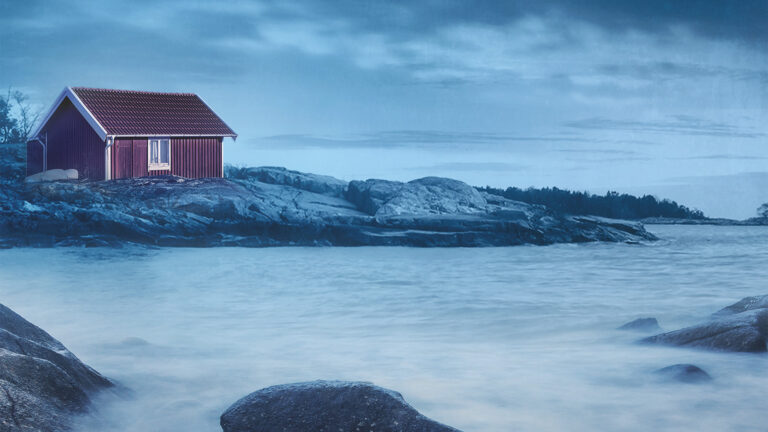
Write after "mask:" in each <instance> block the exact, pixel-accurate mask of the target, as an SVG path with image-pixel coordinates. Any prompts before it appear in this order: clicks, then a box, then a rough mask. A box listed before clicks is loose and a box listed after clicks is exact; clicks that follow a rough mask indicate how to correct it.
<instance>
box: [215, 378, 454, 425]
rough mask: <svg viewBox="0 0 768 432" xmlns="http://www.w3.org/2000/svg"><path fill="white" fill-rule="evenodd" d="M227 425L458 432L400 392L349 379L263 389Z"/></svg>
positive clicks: (226, 418)
mask: <svg viewBox="0 0 768 432" xmlns="http://www.w3.org/2000/svg"><path fill="white" fill-rule="evenodd" d="M221 427H222V429H224V432H285V431H291V432H336V431H345V432H346V431H379V432H457V429H454V428H452V427H449V426H445V425H443V424H440V423H437V422H435V421H434V420H430V419H429V418H427V417H425V416H423V415H421V414H420V413H419V412H418V411H416V410H415V409H414V408H413V407H411V406H410V405H408V404H407V403H406V402H405V400H404V399H403V397H402V396H401V395H400V394H399V393H397V392H394V391H392V390H387V389H384V388H381V387H377V386H374V385H373V384H370V383H366V382H344V381H314V382H306V383H298V384H285V385H278V386H274V387H268V388H265V389H262V390H259V391H257V392H254V393H251V394H249V395H248V396H246V397H244V398H242V399H240V400H239V401H237V402H235V403H234V404H233V405H232V406H231V407H229V408H228V409H227V411H226V412H224V414H222V416H221Z"/></svg>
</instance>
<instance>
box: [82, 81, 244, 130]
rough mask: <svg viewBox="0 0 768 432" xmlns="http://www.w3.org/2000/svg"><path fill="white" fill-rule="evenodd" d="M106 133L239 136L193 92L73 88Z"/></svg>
mask: <svg viewBox="0 0 768 432" xmlns="http://www.w3.org/2000/svg"><path fill="white" fill-rule="evenodd" d="M72 91H73V92H74V93H75V95H77V97H78V98H79V99H80V101H82V103H83V105H85V107H86V108H88V111H90V112H91V114H93V116H94V117H95V118H96V120H97V121H98V122H99V123H100V124H101V125H102V126H103V127H104V129H106V132H107V135H134V136H141V135H207V136H236V134H235V132H234V131H233V130H232V129H230V128H229V126H227V125H226V123H224V122H223V121H222V120H221V118H219V116H218V115H216V113H214V112H213V111H212V110H211V109H210V108H209V107H208V105H206V104H205V102H203V101H202V99H200V98H199V97H198V96H197V95H196V94H193V93H156V92H144V91H133V90H109V89H95V88H85V87H73V88H72Z"/></svg>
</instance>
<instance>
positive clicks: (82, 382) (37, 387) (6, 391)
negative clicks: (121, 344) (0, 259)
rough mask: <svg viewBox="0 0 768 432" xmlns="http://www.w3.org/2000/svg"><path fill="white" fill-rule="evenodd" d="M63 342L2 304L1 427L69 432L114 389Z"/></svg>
mask: <svg viewBox="0 0 768 432" xmlns="http://www.w3.org/2000/svg"><path fill="white" fill-rule="evenodd" d="M112 386H113V384H112V382H110V381H109V380H108V379H106V378H104V377H103V376H101V375H100V374H99V373H98V372H96V371H94V370H93V369H91V368H90V367H88V366H86V365H85V364H83V363H82V362H81V361H80V360H78V358H77V357H75V355H74V354H72V353H71V352H69V350H67V349H66V348H65V347H64V345H62V344H61V342H59V341H57V340H56V339H54V338H53V337H51V336H50V335H49V334H48V333H46V332H45V331H43V330H42V329H40V328H39V327H37V326H35V325H33V324H31V323H30V322H29V321H27V320H25V319H24V318H22V317H21V316H19V315H18V314H16V313H15V312H13V311H12V310H10V309H8V308H7V307H5V306H3V305H1V304H0V430H2V431H4V432H5V431H7V432H16V431H37V430H41V431H49V430H51V431H53V430H68V429H69V427H70V422H71V419H72V416H74V415H77V414H83V413H85V412H87V410H88V407H89V404H90V396H91V395H93V394H95V393H96V392H98V391H100V390H103V389H106V388H109V387H112Z"/></svg>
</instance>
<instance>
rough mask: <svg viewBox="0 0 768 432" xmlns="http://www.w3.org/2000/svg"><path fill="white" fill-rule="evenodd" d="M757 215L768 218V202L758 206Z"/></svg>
mask: <svg viewBox="0 0 768 432" xmlns="http://www.w3.org/2000/svg"><path fill="white" fill-rule="evenodd" d="M757 215H758V217H761V218H766V219H768V203H765V204H763V205H761V206H760V207H758V208H757Z"/></svg>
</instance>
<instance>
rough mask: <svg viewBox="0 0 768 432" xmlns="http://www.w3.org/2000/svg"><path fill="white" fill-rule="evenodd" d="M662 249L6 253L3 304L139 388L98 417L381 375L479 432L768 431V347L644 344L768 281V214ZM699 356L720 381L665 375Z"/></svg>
mask: <svg viewBox="0 0 768 432" xmlns="http://www.w3.org/2000/svg"><path fill="white" fill-rule="evenodd" d="M650 230H651V231H653V232H655V233H656V234H657V235H659V236H660V237H662V238H663V239H664V240H662V241H660V242H658V243H655V244H652V245H640V246H638V245H621V244H590V245H557V246H548V247H537V246H523V247H509V248H487V249H409V248H271V249H238V248H232V249H229V248H217V249H146V248H125V249H120V250H113V249H67V248H65V249H39V250H35V249H20V250H3V251H0V302H2V303H4V304H6V305H7V306H9V307H11V308H12V309H14V310H16V311H17V312H19V313H20V314H22V315H24V316H25V317H26V318H27V319H29V320H30V321H32V322H34V323H35V324H38V325H40V326H41V327H43V328H44V329H46V330H47V331H48V332H50V333H51V334H53V335H54V336H55V337H57V338H58V339H60V340H61V341H62V342H63V343H64V344H65V345H67V346H68V347H69V348H70V349H71V350H72V351H73V352H75V353H76V354H77V355H78V356H79V357H80V358H81V359H82V360H84V361H85V362H86V363H88V364H90V365H91V366H93V367H94V368H96V369H97V370H99V371H100V372H102V373H103V374H105V375H107V376H109V377H111V378H114V379H116V380H119V381H121V382H122V383H124V384H125V385H126V386H128V387H130V388H131V389H132V390H133V391H134V397H133V398H132V399H131V400H129V401H127V402H125V401H121V402H114V401H110V400H105V401H103V402H102V403H101V404H100V406H101V408H100V413H99V419H85V420H84V421H83V424H82V425H80V426H79V430H81V431H84V432H93V431H131V432H134V431H142V432H145V431H156V430H157V431H160V430H162V431H191V432H196V431H217V430H220V429H219V426H218V416H219V415H220V414H221V412H223V411H224V409H226V407H227V406H228V405H229V404H231V403H232V402H234V401H235V400H237V399H238V398H240V397H242V396H244V395H246V394H247V393H250V392H251V391H254V390H257V389H259V388H262V387H265V386H269V385H273V384H280V383H287V382H295V381H306V380H315V379H343V380H365V381H372V382H374V383H376V384H378V385H381V386H384V387H388V388H392V389H395V390H398V391H400V392H401V393H402V394H403V396H404V397H405V398H406V400H407V401H409V402H410V403H411V404H412V405H414V406H415V407H416V408H417V409H418V410H420V411H421V412H423V413H424V414H426V415H428V416H430V417H432V418H434V419H436V420H438V421H441V422H444V423H447V424H450V425H452V426H455V427H458V428H461V429H463V430H465V431H467V432H469V431H537V432H540V431H581V430H584V431H586V430H600V431H647V430H665V431H691V430H698V431H731V430H732V431H753V430H754V431H763V430H765V429H766V424H768V410H766V406H768V393H767V392H766V389H768V357H766V356H764V355H743V354H718V353H708V352H703V351H692V350H685V349H672V348H660V347H649V346H638V345H635V344H633V343H632V342H633V341H634V340H636V339H637V338H638V337H640V336H641V335H638V334H635V333H625V332H619V331H616V330H614V329H615V328H616V327H617V326H619V325H621V324H623V323H624V322H626V321H629V320H632V319H634V318H638V317H644V316H654V317H656V318H658V319H659V321H660V323H661V325H662V326H663V327H664V328H665V329H675V328H678V327H680V326H684V325H688V324H693V323H695V322H697V321H699V320H701V319H703V318H705V317H706V316H707V315H708V314H710V313H712V312H714V311H716V310H717V309H719V308H721V307H723V306H726V305H728V304H731V303H733V302H735V301H736V300H738V299H740V298H742V297H745V296H748V295H757V294H768V286H766V279H767V278H766V276H768V228H763V227H682V226H678V227H673V226H651V227H650ZM675 363H695V364H697V365H699V366H701V367H702V368H704V369H706V370H707V371H709V372H710V374H711V375H712V376H713V377H714V378H715V379H714V381H713V382H712V383H711V384H704V385H683V384H670V383H662V382H658V381H656V380H655V379H654V377H653V375H652V374H651V371H653V370H655V369H658V368H660V367H664V366H668V365H671V364H675Z"/></svg>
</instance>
